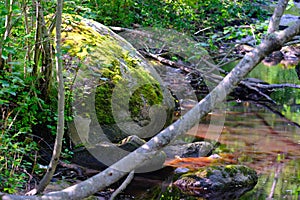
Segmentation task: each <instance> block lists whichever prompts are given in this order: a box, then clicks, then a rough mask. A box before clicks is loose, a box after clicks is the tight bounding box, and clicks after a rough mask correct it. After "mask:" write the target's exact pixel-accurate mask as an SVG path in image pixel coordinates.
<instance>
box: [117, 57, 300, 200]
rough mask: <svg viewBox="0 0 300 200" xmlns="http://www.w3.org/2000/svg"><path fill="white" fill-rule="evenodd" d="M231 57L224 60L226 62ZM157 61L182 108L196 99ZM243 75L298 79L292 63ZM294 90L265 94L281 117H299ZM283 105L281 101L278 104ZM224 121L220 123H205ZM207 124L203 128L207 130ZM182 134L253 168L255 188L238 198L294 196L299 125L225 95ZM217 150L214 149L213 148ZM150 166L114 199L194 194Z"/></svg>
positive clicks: (299, 185) (299, 167)
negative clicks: (217, 109) (217, 144)
mask: <svg viewBox="0 0 300 200" xmlns="http://www.w3.org/2000/svg"><path fill="white" fill-rule="evenodd" d="M234 64H235V63H232V65H229V66H227V68H228V69H230V68H232V67H233V66H234ZM157 67H159V70H158V71H160V72H159V73H160V75H161V77H162V79H163V80H164V83H165V84H166V85H167V86H168V87H169V88H171V90H172V91H173V92H174V93H175V94H176V95H178V96H177V97H178V98H179V101H180V103H181V107H182V114H184V112H186V111H188V110H189V109H191V108H192V107H193V105H194V104H195V103H196V97H195V94H194V91H193V89H192V88H191V86H189V82H188V81H187V79H186V78H184V75H183V74H182V73H181V72H180V70H178V69H174V68H170V67H167V66H157ZM249 77H254V78H260V79H262V80H264V81H267V82H269V83H285V82H289V83H295V84H299V80H298V78H297V75H296V73H295V72H294V68H288V69H286V68H283V67H282V66H274V67H266V66H263V65H259V66H258V67H257V68H256V69H255V70H254V71H253V72H251V73H250V75H249ZM299 96H300V91H297V90H294V89H284V90H279V91H276V92H274V94H272V95H271V97H272V98H273V99H274V100H275V101H276V102H278V105H280V106H278V107H277V108H276V109H277V110H279V111H281V113H282V114H284V115H285V116H286V117H287V118H289V119H290V120H294V121H295V122H297V123H300V116H299V115H300V98H299ZM282 105H283V106H282ZM212 118H214V122H216V121H218V118H220V120H219V121H223V120H224V119H225V121H224V124H223V123H219V124H218V123H211V122H212V120H211V119H212ZM208 130H209V132H208ZM187 135H192V136H193V137H194V138H196V139H202V140H208V141H211V140H213V141H216V140H217V141H218V142H220V147H219V148H218V151H219V152H220V153H230V154H232V155H233V156H234V158H235V159H236V160H237V161H238V164H242V165H246V166H249V167H251V168H253V169H255V170H256V172H257V173H258V176H259V180H258V183H257V185H256V186H255V188H254V189H253V190H251V191H249V192H247V193H245V194H244V195H243V196H242V197H240V199H245V200H246V199H247V200H248V199H267V198H270V199H291V200H294V199H295V200H299V199H300V129H299V128H297V127H295V126H293V125H289V124H288V123H287V121H286V120H285V119H283V118H281V117H279V116H277V115H276V114H274V113H272V112H270V111H269V110H267V109H265V108H264V107H261V106H258V105H255V104H254V103H249V102H240V101H229V102H227V103H226V105H225V109H224V110H223V112H222V113H220V112H217V113H214V112H212V113H210V114H209V115H207V117H205V118H204V119H202V120H201V122H200V123H199V126H197V127H195V128H193V129H192V130H190V131H189V132H188V133H187ZM217 153H218V152H217ZM161 173H165V172H160V171H158V172H155V173H152V174H150V175H146V176H143V177H140V176H137V177H136V178H135V179H134V181H133V182H132V183H131V184H130V185H129V187H128V188H127V189H126V190H125V192H124V194H123V195H121V196H120V199H133V198H134V199H197V198H196V197H191V196H186V195H184V194H182V193H180V191H179V190H178V189H176V188H175V187H172V184H171V181H172V175H170V176H168V175H166V174H161Z"/></svg>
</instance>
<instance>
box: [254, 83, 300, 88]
mask: <svg viewBox="0 0 300 200" xmlns="http://www.w3.org/2000/svg"><path fill="white" fill-rule="evenodd" d="M248 84H249V85H251V86H255V87H259V88H262V89H276V88H286V87H288V88H296V89H300V85H297V84H292V83H282V84H271V85H265V84H260V83H248Z"/></svg>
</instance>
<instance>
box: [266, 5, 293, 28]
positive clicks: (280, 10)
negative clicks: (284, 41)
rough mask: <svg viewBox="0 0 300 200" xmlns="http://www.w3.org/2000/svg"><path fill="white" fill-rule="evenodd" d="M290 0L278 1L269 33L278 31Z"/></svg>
mask: <svg viewBox="0 0 300 200" xmlns="http://www.w3.org/2000/svg"><path fill="white" fill-rule="evenodd" d="M288 2H289V0H279V1H278V5H277V6H276V8H275V11H274V13H273V15H272V17H271V19H270V23H269V27H268V33H273V32H275V31H278V29H279V24H280V20H281V17H282V15H283V12H284V11H285V8H286V6H287V4H288Z"/></svg>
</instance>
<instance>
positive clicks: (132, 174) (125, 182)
mask: <svg viewBox="0 0 300 200" xmlns="http://www.w3.org/2000/svg"><path fill="white" fill-rule="evenodd" d="M133 177H134V170H133V171H131V172H130V173H129V174H128V176H127V178H126V179H125V181H124V182H123V183H122V184H121V185H120V187H118V189H116V191H114V193H112V195H111V197H110V198H109V200H114V199H115V198H116V197H117V195H118V194H119V193H120V192H122V191H123V190H124V189H125V188H126V187H127V186H128V185H129V184H130V182H131V181H132V179H133Z"/></svg>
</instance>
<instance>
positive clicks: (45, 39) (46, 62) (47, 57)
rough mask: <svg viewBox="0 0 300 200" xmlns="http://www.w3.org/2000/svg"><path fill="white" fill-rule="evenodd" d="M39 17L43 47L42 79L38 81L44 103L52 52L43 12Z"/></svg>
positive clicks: (47, 96) (49, 76)
mask: <svg viewBox="0 0 300 200" xmlns="http://www.w3.org/2000/svg"><path fill="white" fill-rule="evenodd" d="M39 14H40V15H41V16H40V18H41V22H42V25H41V26H42V47H43V54H42V58H43V59H42V68H41V73H42V76H43V78H42V79H40V86H39V88H40V90H41V94H42V96H43V97H44V100H45V101H48V100H49V93H50V86H51V80H52V51H51V44H50V36H49V32H48V30H47V27H46V22H45V19H44V14H43V12H39Z"/></svg>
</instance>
